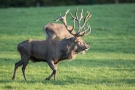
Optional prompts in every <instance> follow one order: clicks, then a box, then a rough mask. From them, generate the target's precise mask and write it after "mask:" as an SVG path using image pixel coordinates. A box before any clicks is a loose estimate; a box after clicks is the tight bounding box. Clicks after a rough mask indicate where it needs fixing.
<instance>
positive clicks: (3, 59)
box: [0, 4, 135, 90]
mask: <svg viewBox="0 0 135 90" xmlns="http://www.w3.org/2000/svg"><path fill="white" fill-rule="evenodd" d="M134 6H135V4H117V5H92V6H63V7H39V8H33V7H31V8H7V9H0V89H1V90H3V89H5V90H24V89H26V90H28V89H30V90H34V89H39V90H43V89H45V90H48V89H55V90H57V89H59V90H63V89H64V90H66V89H67V90H69V89H70V90H76V89H77V90H99V89H103V90H104V89H106V90H108V89H109V90H134V89H135V42H134V41H135V32H134V31H135V9H134ZM76 7H78V8H79V10H80V11H81V9H82V8H83V9H84V12H86V11H90V13H91V14H92V17H91V18H90V19H89V24H90V25H91V27H92V32H91V34H89V35H88V36H86V37H83V39H84V40H85V41H86V42H87V43H89V45H90V47H91V48H90V49H89V50H88V51H87V52H86V54H85V55H82V54H79V55H78V56H77V57H76V58H75V59H74V60H73V61H63V62H61V63H60V64H59V66H58V75H57V77H58V80H57V81H54V80H53V79H51V80H50V81H46V80H44V79H45V78H46V77H47V76H48V75H49V74H50V73H51V72H52V71H51V69H50V68H49V66H48V65H47V64H46V63H44V62H40V63H31V62H29V64H28V66H27V69H26V75H27V79H28V80H27V81H25V80H24V78H23V75H22V72H21V68H19V69H18V71H17V76H16V80H14V81H13V80H11V78H12V74H13V69H14V64H15V62H17V61H19V60H20V55H19V53H18V52H17V50H16V46H17V44H18V43H20V42H21V41H23V40H26V39H29V38H32V39H40V40H44V39H45V36H44V34H43V31H42V27H43V26H44V25H45V24H47V23H49V22H53V20H54V19H55V18H56V17H57V16H58V15H59V13H64V12H65V11H66V10H67V9H71V12H72V13H73V12H74V11H75V9H76ZM85 14H86V13H85ZM68 17H69V16H68ZM67 22H68V24H70V25H72V22H71V21H70V20H69V18H68V20H67ZM76 29H77V28H76Z"/></svg>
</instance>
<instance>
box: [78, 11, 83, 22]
mask: <svg viewBox="0 0 135 90" xmlns="http://www.w3.org/2000/svg"><path fill="white" fill-rule="evenodd" d="M82 18H83V9H82V12H81V14H80V19H79V20H80V21H81V19H82Z"/></svg>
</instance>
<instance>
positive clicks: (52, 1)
mask: <svg viewBox="0 0 135 90" xmlns="http://www.w3.org/2000/svg"><path fill="white" fill-rule="evenodd" d="M118 3H135V0H0V8H8V7H49V6H66V5H68V6H69V5H93V4H118Z"/></svg>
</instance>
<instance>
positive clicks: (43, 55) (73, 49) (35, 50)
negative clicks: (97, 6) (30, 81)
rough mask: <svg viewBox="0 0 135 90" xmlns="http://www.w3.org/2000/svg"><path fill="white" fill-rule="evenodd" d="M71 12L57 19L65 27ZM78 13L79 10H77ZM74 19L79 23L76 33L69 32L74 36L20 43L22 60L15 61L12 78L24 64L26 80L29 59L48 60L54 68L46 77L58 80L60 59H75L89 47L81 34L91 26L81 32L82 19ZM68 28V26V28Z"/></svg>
mask: <svg viewBox="0 0 135 90" xmlns="http://www.w3.org/2000/svg"><path fill="white" fill-rule="evenodd" d="M68 12H69V10H67V11H66V12H65V15H64V16H63V17H62V16H60V17H59V18H58V19H57V20H61V21H62V22H63V23H64V25H65V27H66V28H67V24H66V14H67V13H68ZM76 13H77V11H76ZM89 17H90V14H89V13H88V15H87V16H86V17H85V20H84V23H86V21H87V20H88V19H89ZM72 18H73V19H74V21H75V20H76V21H77V22H78V24H79V31H78V32H77V33H76V34H73V33H72V31H70V30H69V32H70V33H71V34H72V35H73V36H74V37H71V38H68V39H64V40H62V41H59V40H54V39H52V40H32V39H30V40H26V41H23V42H21V43H19V44H18V46H17V49H18V51H19V53H20V56H21V60H20V61H19V62H17V63H15V68H14V73H13V77H12V79H15V77H16V70H17V68H18V67H20V66H22V73H23V76H24V79H25V80H26V76H25V68H26V66H27V64H28V62H29V60H31V61H33V62H40V61H43V62H47V63H48V65H49V66H50V68H51V69H52V70H53V72H52V74H51V75H50V76H49V77H47V78H46V80H50V79H51V77H52V76H53V75H54V80H56V72H57V65H58V63H59V62H60V61H62V60H65V59H74V58H75V56H76V55H77V54H78V53H80V52H81V51H85V50H88V49H89V46H88V45H87V44H86V43H85V42H84V41H83V40H82V39H81V38H80V37H81V36H84V35H88V34H89V33H90V31H91V28H90V26H89V25H88V28H87V29H86V30H84V31H82V32H81V29H82V27H81V26H80V20H81V18H82V13H81V18H80V19H78V16H76V17H73V16H72ZM67 29H68V28H67Z"/></svg>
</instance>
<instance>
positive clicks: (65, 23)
mask: <svg viewBox="0 0 135 90" xmlns="http://www.w3.org/2000/svg"><path fill="white" fill-rule="evenodd" d="M69 11H70V9H68V10H67V11H66V12H65V13H64V16H61V13H60V16H58V18H57V19H56V20H54V21H55V22H57V21H59V20H61V21H62V22H63V24H64V25H65V27H66V28H67V30H68V31H69V32H70V33H71V32H72V31H73V30H74V27H75V24H74V26H73V28H72V29H71V30H69V29H68V26H67V21H66V15H67V13H68V12H69Z"/></svg>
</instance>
